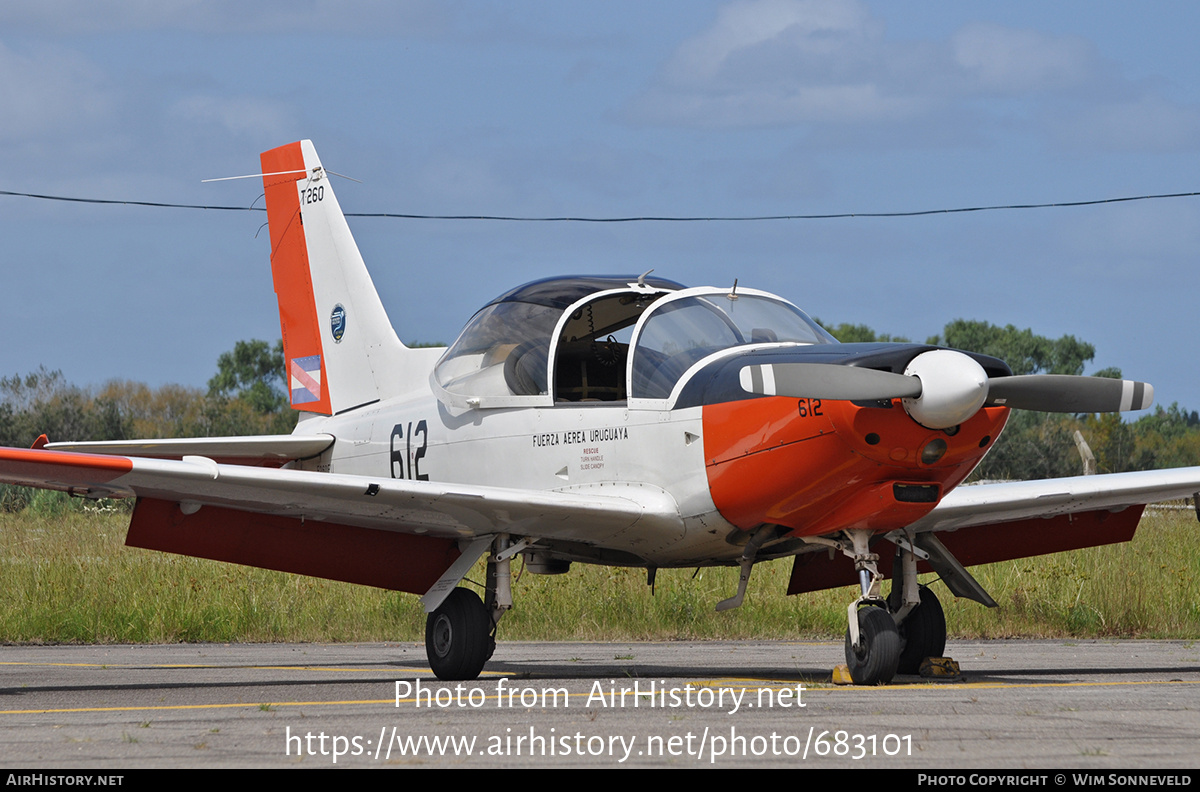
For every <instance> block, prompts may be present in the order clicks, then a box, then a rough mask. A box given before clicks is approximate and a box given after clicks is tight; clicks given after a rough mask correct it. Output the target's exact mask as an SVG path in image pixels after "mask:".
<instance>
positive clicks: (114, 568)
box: [0, 503, 1200, 643]
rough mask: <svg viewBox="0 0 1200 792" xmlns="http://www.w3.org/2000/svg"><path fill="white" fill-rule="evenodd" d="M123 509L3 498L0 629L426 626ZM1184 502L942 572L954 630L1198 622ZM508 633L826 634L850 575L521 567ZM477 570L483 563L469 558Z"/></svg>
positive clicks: (338, 635)
mask: <svg viewBox="0 0 1200 792" xmlns="http://www.w3.org/2000/svg"><path fill="white" fill-rule="evenodd" d="M128 520H129V517H128V514H126V513H96V512H80V511H78V510H76V509H70V508H68V509H59V508H57V507H56V506H55V505H54V504H50V503H45V504H39V507H38V508H37V509H32V508H31V509H27V510H26V511H25V512H23V513H20V514H0V585H2V587H3V588H2V590H3V591H4V592H5V597H6V599H7V603H6V604H7V607H5V608H4V609H2V610H0V641H5V642H31V643H73V642H85V643H87V642H117V643H143V642H148V643H161V642H177V641H200V642H228V641H320V642H346V641H383V640H390V641H420V640H421V639H422V637H423V631H424V615H423V613H422V612H421V607H420V604H419V602H418V600H417V598H416V597H415V596H412V595H408V594H398V593H394V592H386V591H380V590H378V589H370V588H364V587H361V586H351V585H348V584H342V583H335V582H331V581H325V580H317V579H313V578H304V577H298V576H295V575H286V574H281V573H277V572H268V571H266V570H260V569H252V568H248V567H240V566H233V565H228V564H220V563H216V562H211V561H204V560H200V559H193V558H185V557H180V556H173V555H167V554H162V553H155V552H151V551H146V550H138V549H134V548H126V547H125V546H124V544H123V542H124V535H125V528H126V526H127V524H128ZM1198 527H1200V526H1197V524H1196V522H1195V517H1194V516H1193V515H1192V514H1191V513H1190V512H1184V513H1179V512H1176V513H1170V514H1161V515H1151V516H1148V517H1147V518H1146V519H1144V520H1143V522H1142V526H1141V528H1140V529H1139V531H1138V535H1137V537H1136V538H1135V539H1134V541H1133V542H1131V543H1129V544H1126V545H1115V546H1111V547H1101V548H1092V549H1088V550H1081V551H1077V552H1074V553H1065V554H1059V555H1055V556H1045V557H1039V558H1032V559H1024V560H1019V561H1011V562H1005V563H1002V564H994V565H991V566H988V567H978V568H976V569H974V570H973V571H974V573H975V574H976V576H977V577H978V578H979V580H980V582H981V583H982V584H983V585H984V587H985V588H987V589H988V591H989V592H990V593H991V594H992V596H993V597H995V598H996V600H998V601H999V602H1000V603H1001V607H1000V608H999V609H996V610H988V609H985V608H983V607H981V606H979V605H977V604H976V603H973V602H966V601H956V600H954V598H953V597H952V596H951V595H949V593H948V592H946V590H945V588H944V587H942V586H941V585H940V584H935V587H934V588H935V590H936V591H937V592H938V595H939V597H941V599H942V601H943V604H944V605H945V607H946V619H947V624H948V626H949V629H950V632H951V635H953V636H957V637H1017V636H1038V637H1060V638H1061V637H1079V638H1088V637H1107V636H1132V637H1146V638H1187V639H1191V638H1197V637H1200V591H1198V588H1197V586H1196V585H1195V583H1196V576H1197V572H1198V571H1200V536H1198V533H1200V531H1198V530H1197V528H1198ZM513 571H514V577H515V582H514V586H513V591H514V599H515V600H516V603H515V605H516V606H515V608H514V609H513V610H512V611H511V612H510V613H509V614H508V615H507V616H506V617H505V619H504V621H503V622H502V623H501V627H500V635H501V638H502V639H507V640H523V639H524V640H539V639H541V640H672V639H751V638H767V639H836V638H839V637H840V636H841V635H842V633H843V631H844V629H845V618H846V615H845V614H846V605H847V604H848V603H849V602H850V600H851V598H852V597H853V596H854V593H853V591H852V590H850V589H841V590H837V591H828V592H818V593H816V594H811V595H801V596H799V597H787V596H785V595H784V594H783V591H784V589H785V588H786V586H787V580H788V576H789V574H790V571H791V563H790V561H787V560H785V561H776V562H769V563H764V564H760V565H758V566H757V567H756V568H755V570H754V576H753V578H752V579H751V581H750V588H749V590H748V592H747V595H746V600H745V603H744V604H743V605H742V607H741V608H739V609H737V610H734V611H727V612H725V613H716V612H715V611H714V610H713V606H714V605H715V604H716V603H717V602H718V601H720V600H721V599H724V598H725V597H728V596H730V595H731V594H732V593H733V592H734V590H735V588H736V584H737V570H736V569H732V568H721V569H702V570H700V572H699V573H698V574H696V572H695V570H691V569H689V570H660V571H659V573H658V579H657V584H656V591H655V593H654V595H653V596H651V593H650V589H649V587H647V586H646V575H645V571H644V570H637V569H611V568H604V567H585V566H582V565H575V566H574V567H573V568H572V570H571V572H570V573H569V574H567V575H563V576H536V575H531V574H528V573H525V574H522V573H521V564H520V563H519V562H515V563H514V568H513ZM470 578H471V579H474V580H480V579H482V570H481V569H477V570H476V571H475V573H474V574H472V575H471V576H470Z"/></svg>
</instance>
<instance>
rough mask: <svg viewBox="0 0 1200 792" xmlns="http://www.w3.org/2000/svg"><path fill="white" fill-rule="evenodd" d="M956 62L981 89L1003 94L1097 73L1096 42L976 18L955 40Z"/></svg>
mask: <svg viewBox="0 0 1200 792" xmlns="http://www.w3.org/2000/svg"><path fill="white" fill-rule="evenodd" d="M950 46H951V48H952V49H953V51H954V60H955V62H956V63H957V64H958V66H960V67H961V68H962V69H963V70H964V72H965V73H966V74H968V75H970V76H971V77H973V78H974V79H975V80H976V81H977V84H978V86H979V87H980V88H983V89H985V90H991V91H1000V92H1004V93H1024V92H1027V91H1041V90H1059V89H1063V88H1069V87H1071V86H1075V85H1080V84H1082V83H1084V82H1086V81H1087V80H1088V78H1089V77H1090V76H1091V75H1092V74H1093V73H1094V69H1095V62H1094V57H1093V54H1092V48H1091V46H1090V45H1089V44H1088V43H1087V42H1085V41H1083V40H1082V39H1078V38H1074V37H1054V36H1048V35H1046V34H1045V33H1040V32H1038V31H1036V30H1016V29H1013V28H1007V27H1003V26H1001V25H996V24H992V23H985V22H977V23H973V24H970V25H967V26H966V27H964V28H962V29H961V30H959V31H958V32H957V33H955V34H954V35H953V36H952V37H951V39H950Z"/></svg>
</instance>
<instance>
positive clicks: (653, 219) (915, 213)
mask: <svg viewBox="0 0 1200 792" xmlns="http://www.w3.org/2000/svg"><path fill="white" fill-rule="evenodd" d="M0 195H10V196H13V197H15V198H37V199H39V200H43V201H67V202H69V203H87V204H111V205H119V206H149V207H154V208H161V209H208V210H212V211H219V212H265V211H266V210H265V209H264V208H262V207H260V206H219V205H203V204H179V203H161V202H159V201H121V200H114V199H106V198H74V197H70V196H64V195H40V194H38V193H25V192H13V191H11V190H0ZM1198 195H1200V192H1183V193H1161V194H1157V195H1130V196H1124V197H1121V198H1097V199H1095V200H1090V201H1058V202H1054V203H1027V204H996V205H993V206H962V207H957V208H954V209H917V210H912V211H907V212H830V213H825V214H790V215H711V216H695V217H688V216H671V215H643V216H636V217H575V216H571V215H562V216H548V217H521V216H516V215H471V214H463V215H441V214H408V213H402V212H346V213H345V214H346V217H386V218H392V219H396V220H494V221H502V222H509V223H733V222H766V221H777V220H837V219H842V218H851V217H923V216H926V215H939V214H965V213H967V212H993V211H998V210H1002V209H1057V208H1062V207H1068V206H1098V205H1100V204H1114V203H1130V202H1132V201H1154V200H1160V199H1164V198H1194V197H1196V196H1198Z"/></svg>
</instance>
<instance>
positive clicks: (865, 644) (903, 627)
mask: <svg viewBox="0 0 1200 792" xmlns="http://www.w3.org/2000/svg"><path fill="white" fill-rule="evenodd" d="M846 534H847V536H848V542H843V545H842V552H844V553H845V554H846V555H848V556H850V557H851V558H852V559H853V560H854V568H855V569H856V570H857V571H858V578H859V586H860V587H861V589H862V594H861V596H860V597H859V598H858V599H856V600H855V601H854V602H852V603H850V607H849V608H848V612H847V616H848V621H849V627H848V629H847V630H846V666H847V667H848V668H849V669H850V678H851V679H852V680H853V681H854V684H856V685H881V684H886V683H888V682H890V681H892V677H894V676H895V675H896V674H897V673H901V674H916V673H918V671H919V669H920V666H921V663H922V661H924V660H925V658H927V657H941V655H942V653H943V652H944V651H945V648H946V617H945V615H944V614H943V613H942V606H941V603H939V602H938V599H937V597H936V596H935V595H934V593H933V592H932V591H930V590H929V589H928V588H927V587H925V586H919V585H918V584H917V554H919V553H921V552H922V551H921V550H919V549H918V548H915V547H914V546H913V545H912V544H911V542H909V541H907V540H905V539H901V538H897V539H896V543H897V547H896V559H895V562H894V563H893V564H892V573H893V580H892V591H891V594H890V596H889V597H888V598H887V599H884V598H883V596H882V586H881V584H882V582H883V576H882V575H881V574H880V573H879V556H878V555H877V554H875V553H872V552H871V551H870V544H869V543H870V539H871V536H872V533H871V532H870V531H847V532H846Z"/></svg>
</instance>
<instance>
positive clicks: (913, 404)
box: [739, 349, 1154, 429]
mask: <svg viewBox="0 0 1200 792" xmlns="http://www.w3.org/2000/svg"><path fill="white" fill-rule="evenodd" d="M739 378H740V381H741V385H742V388H743V389H744V390H745V391H746V392H747V393H759V394H762V395H765V396H789V397H793V398H812V399H849V400H853V401H866V400H876V399H897V398H899V399H903V400H904V409H905V410H907V411H908V414H909V415H911V416H912V418H913V420H915V421H916V422H917V423H919V424H921V425H922V426H926V427H928V428H930V429H948V428H949V427H951V426H957V425H958V424H960V423H963V422H964V421H966V420H967V419H968V418H970V417H971V416H972V415H974V414H975V413H976V412H977V411H978V410H979V408H981V407H983V406H984V405H985V404H986V405H988V406H1003V407H1012V408H1015V409H1019V410H1037V411H1039V412H1063V413H1095V412H1125V411H1127V410H1144V409H1146V408H1147V407H1149V406H1150V405H1151V404H1152V403H1153V402H1154V387H1153V386H1151V385H1150V384H1149V383H1145V382H1133V381H1131V380H1115V379H1107V378H1104V377H1074V376H1068V375H1063V374H1033V375H1019V376H1008V377H995V378H989V377H988V375H987V372H985V371H984V370H983V367H982V366H980V365H979V363H977V362H976V361H975V360H974V359H973V358H971V357H970V356H968V355H964V354H963V353H962V352H956V351H954V350H952V349H936V350H931V351H929V352H923V353H921V354H920V355H917V356H916V357H915V358H913V359H912V361H911V362H910V363H909V364H908V367H907V368H906V369H905V371H904V373H903V374H894V373H892V372H889V371H876V370H874V369H867V368H860V367H856V366H842V365H837V364H824V363H766V364H761V365H751V366H743V367H742V369H741V371H740V372H739Z"/></svg>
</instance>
